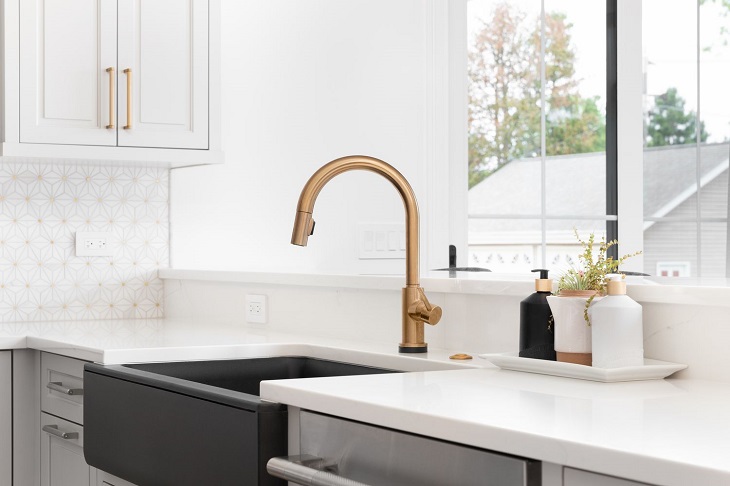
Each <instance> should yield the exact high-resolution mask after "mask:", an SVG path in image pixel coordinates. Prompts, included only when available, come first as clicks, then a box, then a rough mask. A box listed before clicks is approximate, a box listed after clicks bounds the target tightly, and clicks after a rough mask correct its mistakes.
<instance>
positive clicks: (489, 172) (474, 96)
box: [467, 0, 616, 272]
mask: <svg viewBox="0 0 730 486" xmlns="http://www.w3.org/2000/svg"><path fill="white" fill-rule="evenodd" d="M467 5H468V16H467V34H468V42H469V50H468V56H469V57H468V72H469V193H468V201H469V202H468V213H469V217H468V242H469V258H470V261H469V263H470V265H473V266H482V267H487V268H490V269H491V270H493V271H520V272H524V271H529V270H530V269H532V268H536V267H545V268H565V267H568V266H570V265H571V264H573V263H576V258H577V253H578V248H579V247H578V242H577V240H576V238H575V235H574V234H573V228H575V229H577V230H578V231H579V232H580V233H582V234H583V235H587V233H589V232H596V233H597V234H598V235H605V234H606V221H615V219H616V215H615V214H607V211H606V208H607V206H606V200H607V197H606V11H605V5H604V4H599V5H598V6H597V5H596V3H595V2H579V1H570V0H543V1H541V0H522V1H509V2H508V1H504V0H472V1H470V2H468V4H467Z"/></svg>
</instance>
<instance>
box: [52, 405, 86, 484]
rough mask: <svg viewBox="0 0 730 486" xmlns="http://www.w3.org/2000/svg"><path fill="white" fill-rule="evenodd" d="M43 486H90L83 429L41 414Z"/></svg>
mask: <svg viewBox="0 0 730 486" xmlns="http://www.w3.org/2000/svg"><path fill="white" fill-rule="evenodd" d="M40 433H41V486H52V485H58V484H60V485H74V486H89V485H90V484H91V468H90V467H89V465H88V464H86V460H85V459H84V428H83V427H81V426H80V425H78V424H74V423H72V422H68V421H66V420H63V419H59V418H58V417H53V416H51V415H48V414H46V413H41V431H40Z"/></svg>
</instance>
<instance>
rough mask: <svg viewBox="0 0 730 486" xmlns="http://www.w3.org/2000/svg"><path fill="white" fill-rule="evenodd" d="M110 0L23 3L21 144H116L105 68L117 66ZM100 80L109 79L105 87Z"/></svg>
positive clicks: (45, 0)
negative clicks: (110, 120)
mask: <svg viewBox="0 0 730 486" xmlns="http://www.w3.org/2000/svg"><path fill="white" fill-rule="evenodd" d="M116 30H117V21H116V5H115V2H114V1H113V0H112V1H111V2H108V1H97V0H69V1H52V0H42V1H33V0H31V1H23V2H22V3H21V11H20V31H21V32H22V34H23V37H22V38H21V42H20V90H21V91H20V106H21V110H20V141H21V142H32V143H61V144H82V145H112V146H113V145H116V144H117V137H116V133H115V131H114V130H113V129H106V128H105V126H104V125H106V123H107V122H106V120H108V119H109V102H108V101H107V102H106V103H104V102H103V100H109V98H110V97H112V96H113V94H114V93H113V92H112V93H110V92H109V82H108V81H107V79H106V78H108V77H109V74H107V73H106V72H105V69H106V68H107V67H112V68H115V67H116V60H117V35H116ZM104 81H107V82H106V83H105V82H104Z"/></svg>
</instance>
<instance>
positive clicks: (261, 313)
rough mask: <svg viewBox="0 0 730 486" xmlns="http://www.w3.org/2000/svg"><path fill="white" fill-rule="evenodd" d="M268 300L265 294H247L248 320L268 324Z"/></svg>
mask: <svg viewBox="0 0 730 486" xmlns="http://www.w3.org/2000/svg"><path fill="white" fill-rule="evenodd" d="M266 304H267V302H266V296H265V295H257V294H247V295H246V322H253V323H257V324H266V318H267V314H268V312H267V310H268V309H267V305H266Z"/></svg>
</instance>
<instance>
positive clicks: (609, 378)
mask: <svg viewBox="0 0 730 486" xmlns="http://www.w3.org/2000/svg"><path fill="white" fill-rule="evenodd" d="M479 357H480V358H483V359H486V360H487V361H490V362H491V363H492V364H494V365H496V366H498V367H500V368H501V369H503V370H512V371H524V372H527V373H539V374H542V375H552V376H562V377H564V378H576V379H579V380H591V381H600V382H604V383H612V382H618V381H641V380H661V379H663V378H666V377H667V376H669V375H671V374H672V373H676V372H677V371H680V370H683V369H685V368H686V367H687V365H685V364H679V363H670V362H667V361H659V360H656V359H644V366H627V367H624V368H594V367H592V366H583V365H579V364H573V363H561V362H559V361H547V360H544V359H532V358H520V357H519V356H518V353H516V352H514V353H499V354H480V355H479Z"/></svg>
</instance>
